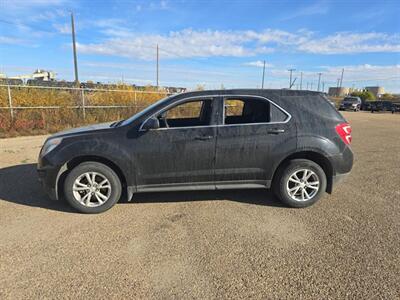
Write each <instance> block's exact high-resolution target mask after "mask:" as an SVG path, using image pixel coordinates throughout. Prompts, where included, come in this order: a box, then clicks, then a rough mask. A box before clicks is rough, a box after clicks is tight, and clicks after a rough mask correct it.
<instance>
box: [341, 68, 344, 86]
mask: <svg viewBox="0 0 400 300" xmlns="http://www.w3.org/2000/svg"><path fill="white" fill-rule="evenodd" d="M343 74H344V68H343V69H342V76H340V87H343Z"/></svg>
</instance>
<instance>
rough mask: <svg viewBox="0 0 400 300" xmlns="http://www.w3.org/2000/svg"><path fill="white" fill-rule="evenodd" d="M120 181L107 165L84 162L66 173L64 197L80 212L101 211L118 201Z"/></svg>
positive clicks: (92, 212) (91, 212)
mask: <svg viewBox="0 0 400 300" xmlns="http://www.w3.org/2000/svg"><path fill="white" fill-rule="evenodd" d="M121 190H122V188H121V182H120V180H119V178H118V175H117V174H116V173H115V172H114V171H113V170H112V169H111V168H110V167H108V166H106V165H104V164H102V163H98V162H84V163H81V164H79V165H78V166H76V167H75V168H74V169H72V170H71V172H70V173H69V174H68V176H67V178H66V179H65V183H64V194H65V198H66V200H67V201H68V203H69V204H71V206H72V207H74V208H75V209H77V210H78V211H80V212H82V213H89V214H94V213H101V212H104V211H106V210H108V209H110V208H111V207H112V206H114V204H115V203H117V202H118V200H119V198H120V197H121Z"/></svg>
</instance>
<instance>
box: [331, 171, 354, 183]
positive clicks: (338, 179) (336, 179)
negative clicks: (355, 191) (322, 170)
mask: <svg viewBox="0 0 400 300" xmlns="http://www.w3.org/2000/svg"><path fill="white" fill-rule="evenodd" d="M349 175H350V172H349V173H344V174H336V175H335V176H333V177H332V185H333V186H336V185H337V184H339V183H341V182H342V181H344V180H345V179H346V178H347V177H348V176H349Z"/></svg>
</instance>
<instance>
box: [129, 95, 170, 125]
mask: <svg viewBox="0 0 400 300" xmlns="http://www.w3.org/2000/svg"><path fill="white" fill-rule="evenodd" d="M171 97H173V96H168V97H165V98H163V99H160V100H158V101H156V102H154V103H153V104H151V105H150V106H147V107H146V108H145V109H143V110H142V111H140V112H138V113H137V114H134V115H133V116H132V117H130V118H128V119H126V120H124V121H123V123H122V124H121V125H126V124H129V123H131V122H133V121H134V120H136V119H137V118H140V117H141V116H143V115H144V114H146V113H147V112H148V111H150V110H152V109H153V108H154V107H156V106H157V105H159V104H160V103H161V102H164V101H166V100H167V99H169V98H171Z"/></svg>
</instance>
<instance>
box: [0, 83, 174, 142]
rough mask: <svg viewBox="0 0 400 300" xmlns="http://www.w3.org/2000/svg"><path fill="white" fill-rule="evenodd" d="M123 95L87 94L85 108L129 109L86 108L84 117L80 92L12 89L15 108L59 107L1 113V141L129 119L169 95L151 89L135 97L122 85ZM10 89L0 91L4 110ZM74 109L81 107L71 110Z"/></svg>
mask: <svg viewBox="0 0 400 300" xmlns="http://www.w3.org/2000/svg"><path fill="white" fill-rule="evenodd" d="M117 89H118V90H119V91H85V93H84V99H85V106H101V105H107V106H111V105H116V106H118V105H122V106H129V107H127V108H86V109H85V112H86V116H85V118H84V116H83V109H82V94H81V91H80V90H60V89H38V88H25V87H12V88H11V95H12V104H13V107H32V106H58V107H60V108H46V109H28V108H26V109H25V108H24V109H14V118H13V119H12V118H11V115H10V110H9V109H1V110H0V138H2V137H11V136H19V135H32V134H43V133H52V132H57V131H60V130H63V129H66V128H71V127H77V126H82V125H86V124H92V123H99V122H108V121H113V120H120V119H125V118H127V117H129V116H131V115H133V114H135V113H136V112H138V111H140V110H142V109H143V108H145V107H147V106H148V105H150V104H151V103H153V102H155V101H157V100H159V99H161V98H164V97H165V96H166V93H164V92H155V91H154V90H153V89H151V88H147V89H146V90H145V91H140V92H137V93H136V96H135V93H134V90H133V88H132V87H130V86H124V85H121V86H119V87H118V88H117ZM8 106H9V104H8V93H7V88H6V87H0V107H8ZM71 106H77V107H76V108H71Z"/></svg>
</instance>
